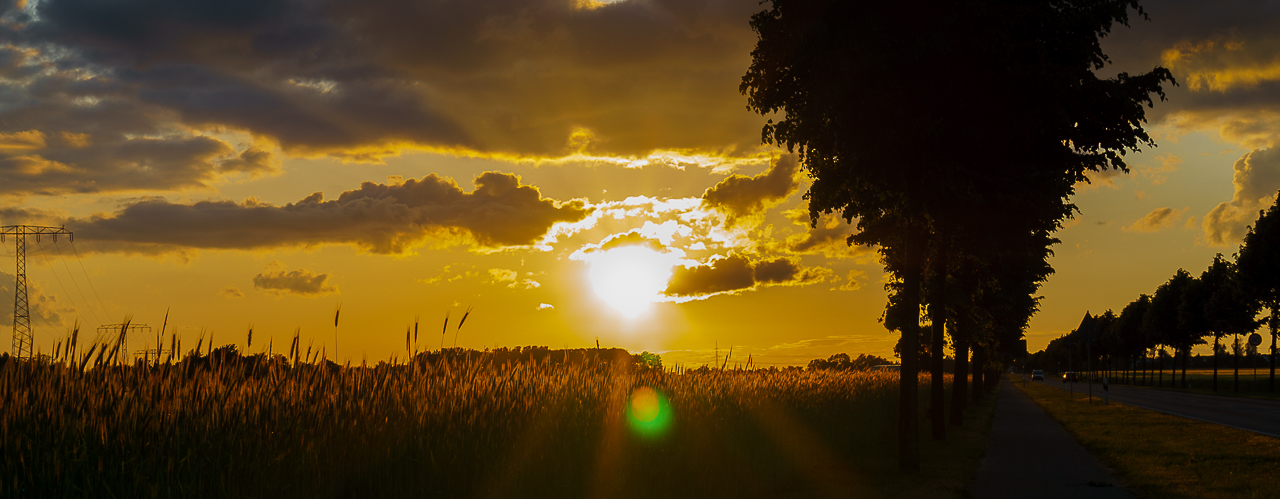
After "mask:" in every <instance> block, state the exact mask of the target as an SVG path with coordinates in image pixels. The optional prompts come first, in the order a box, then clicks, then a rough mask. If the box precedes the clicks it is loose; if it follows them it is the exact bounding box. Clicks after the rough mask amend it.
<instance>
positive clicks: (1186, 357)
mask: <svg viewBox="0 0 1280 499" xmlns="http://www.w3.org/2000/svg"><path fill="white" fill-rule="evenodd" d="M1190 361H1191V347H1190V346H1186V347H1182V389H1183V390H1186V389H1187V362H1190Z"/></svg>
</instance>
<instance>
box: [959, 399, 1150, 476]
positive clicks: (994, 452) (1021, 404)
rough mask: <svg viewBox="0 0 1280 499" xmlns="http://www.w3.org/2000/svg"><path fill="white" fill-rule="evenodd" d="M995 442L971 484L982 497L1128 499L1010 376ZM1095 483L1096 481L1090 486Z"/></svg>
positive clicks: (995, 423)
mask: <svg viewBox="0 0 1280 499" xmlns="http://www.w3.org/2000/svg"><path fill="white" fill-rule="evenodd" d="M989 438H990V439H991V445H990V447H988V448H987V454H986V456H984V457H983V458H982V462H981V463H980V464H979V465H978V476H977V478H976V479H974V481H973V483H972V484H970V485H969V492H970V493H971V494H973V497H975V498H977V499H1003V498H1011V499H1012V498H1016V499H1026V498H1043V499H1058V498H1063V499H1067V498H1070V499H1075V498H1128V497H1133V496H1131V495H1130V494H1129V493H1128V492H1125V490H1124V489H1122V488H1120V487H1118V486H1110V487H1108V486H1106V485H1109V484H1115V483H1116V479H1115V478H1114V477H1112V476H1111V471H1110V470H1108V469H1107V467H1105V466H1103V465H1102V463H1100V462H1098V460H1097V459H1096V458H1094V457H1093V456H1092V455H1090V454H1089V452H1088V451H1086V450H1085V449H1084V447H1082V446H1081V445H1080V444H1079V443H1077V442H1076V440H1075V438H1073V437H1072V436H1071V435H1070V434H1068V433H1067V431H1066V430H1064V429H1062V425H1060V424H1058V422H1057V421H1054V420H1053V419H1052V418H1050V417H1049V415H1048V414H1045V412H1044V410H1042V409H1040V406H1037V405H1036V404H1035V402H1032V401H1031V398H1030V397H1028V396H1027V395H1026V394H1024V393H1022V390H1019V389H1018V388H1016V387H1014V386H1013V383H1012V382H1010V381H1009V378H1008V377H1007V376H1006V377H1005V382H1004V383H1001V384H1000V400H999V402H997V403H996V414H995V420H994V421H992V423H991V433H990V436H989ZM1090 484H1093V485H1090Z"/></svg>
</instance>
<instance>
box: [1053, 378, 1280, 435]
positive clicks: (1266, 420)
mask: <svg viewBox="0 0 1280 499" xmlns="http://www.w3.org/2000/svg"><path fill="white" fill-rule="evenodd" d="M1036 383H1042V384H1044V385H1045V386H1051V387H1054V388H1058V389H1061V390H1063V391H1067V390H1068V387H1069V385H1071V383H1063V382H1062V381H1060V380H1056V379H1055V380H1045V381H1036ZM1110 388H1111V389H1110V392H1111V393H1110V395H1111V400H1112V401H1115V402H1119V403H1122V404H1125V405H1131V406H1135V407H1142V408H1144V409H1151V410H1153V411H1159V412H1163V413H1165V414H1171V415H1174V416H1181V417H1184V418H1191V419H1198V420H1201V421H1207V422H1210V423H1217V424H1220V425H1225V426H1230V427H1232V428H1239V429H1242V430H1248V431H1252V432H1256V433H1261V434H1263V435H1267V436H1272V437H1276V438H1280V401H1272V400H1262V399H1254V398H1245V397H1227V396H1219V395H1204V394H1199V393H1181V392H1175V391H1169V390H1157V389H1152V388H1140V387H1131V386H1116V385H1111V387H1110ZM1075 393H1076V396H1088V395H1087V394H1088V393H1089V385H1088V384H1087V383H1075ZM1093 396H1094V399H1095V400H1099V401H1101V400H1102V398H1103V391H1102V385H1101V384H1098V383H1094V384H1093Z"/></svg>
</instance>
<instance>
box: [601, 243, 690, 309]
mask: <svg viewBox="0 0 1280 499" xmlns="http://www.w3.org/2000/svg"><path fill="white" fill-rule="evenodd" d="M584 260H586V261H587V263H588V264H589V265H590V266H591V268H590V270H588V271H587V278H588V279H589V280H590V281H591V287H592V288H593V289H595V292H596V296H599V297H600V299H601V300H604V302H605V303H607V304H608V305H609V306H610V307H613V309H614V310H617V311H618V312H621V313H622V315H624V316H626V317H627V318H628V319H634V318H636V317H638V316H639V315H640V314H642V313H644V312H645V311H646V310H649V305H650V304H652V303H653V302H656V301H659V300H661V299H662V291H663V290H665V289H666V288H667V281H670V280H671V268H672V267H674V266H675V265H676V264H677V263H679V261H680V257H679V256H677V255H674V254H671V253H659V252H657V251H654V250H652V249H650V248H648V247H645V246H623V247H621V248H614V249H611V250H608V251H597V252H592V253H589V254H588V255H587V256H586V258H584Z"/></svg>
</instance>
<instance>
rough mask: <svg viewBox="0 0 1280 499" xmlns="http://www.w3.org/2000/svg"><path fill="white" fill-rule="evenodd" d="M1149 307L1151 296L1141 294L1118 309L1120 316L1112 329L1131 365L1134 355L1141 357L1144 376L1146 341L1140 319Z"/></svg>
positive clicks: (1144, 374) (1141, 319)
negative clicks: (1121, 308)
mask: <svg viewBox="0 0 1280 499" xmlns="http://www.w3.org/2000/svg"><path fill="white" fill-rule="evenodd" d="M1150 307H1151V296H1149V295H1146V294H1143V295H1139V296H1138V299H1136V300H1133V301H1132V302H1129V304H1128V305H1125V306H1124V309H1123V310H1121V311H1120V317H1119V318H1117V319H1116V322H1115V324H1114V325H1113V326H1112V328H1111V329H1112V330H1113V331H1115V333H1116V335H1117V336H1119V337H1120V344H1121V345H1122V346H1121V349H1122V351H1123V352H1124V355H1125V356H1126V357H1127V358H1128V359H1129V364H1130V365H1133V362H1134V358H1135V357H1141V358H1142V360H1143V365H1144V367H1143V376H1144V379H1145V376H1146V367H1145V364H1146V362H1145V361H1146V358H1147V348H1148V346H1149V343H1148V342H1147V336H1146V331H1145V330H1144V329H1143V327H1142V321H1143V319H1144V318H1145V316H1146V314H1147V309H1148V308H1150Z"/></svg>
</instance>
